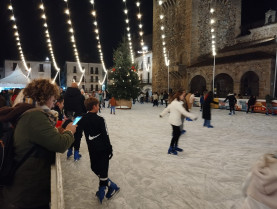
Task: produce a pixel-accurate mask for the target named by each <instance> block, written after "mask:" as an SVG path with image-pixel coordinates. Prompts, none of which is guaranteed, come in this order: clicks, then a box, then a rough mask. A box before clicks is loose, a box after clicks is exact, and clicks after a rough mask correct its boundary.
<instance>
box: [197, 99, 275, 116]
mask: <svg viewBox="0 0 277 209" xmlns="http://www.w3.org/2000/svg"><path fill="white" fill-rule="evenodd" d="M225 99H226V98H214V101H216V102H218V103H219V104H218V105H216V104H212V108H215V109H225V110H228V109H229V102H228V101H227V102H224V100H225ZM247 102H248V99H238V100H237V104H236V110H238V111H244V112H246V111H247V107H248V106H247ZM193 106H194V107H200V97H195V100H194V103H193ZM272 109H273V112H274V114H277V100H273V101H272ZM250 111H251V110H250ZM254 112H256V113H264V114H265V113H266V101H265V100H264V99H257V101H256V103H255V105H254ZM269 113H271V112H269Z"/></svg>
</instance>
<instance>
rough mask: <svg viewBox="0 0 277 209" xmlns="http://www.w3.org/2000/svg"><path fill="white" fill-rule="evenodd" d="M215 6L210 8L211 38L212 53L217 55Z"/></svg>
mask: <svg viewBox="0 0 277 209" xmlns="http://www.w3.org/2000/svg"><path fill="white" fill-rule="evenodd" d="M214 12H215V10H214V8H211V9H210V13H211V20H210V24H211V26H212V27H211V38H212V39H211V40H212V54H213V56H215V55H216V47H215V44H216V41H215V38H216V36H215V29H214V24H215V19H214V18H213V15H214Z"/></svg>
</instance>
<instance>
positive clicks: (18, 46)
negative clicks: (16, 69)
mask: <svg viewBox="0 0 277 209" xmlns="http://www.w3.org/2000/svg"><path fill="white" fill-rule="evenodd" d="M8 9H9V10H10V11H11V12H12V16H11V18H10V19H11V20H12V21H13V29H14V31H15V32H14V36H15V40H16V45H17V49H18V52H19V54H20V59H21V61H22V63H23V66H24V68H25V69H26V70H27V72H28V74H27V76H26V78H27V79H28V78H29V76H30V73H31V71H32V69H31V68H28V66H27V64H26V61H25V56H24V53H23V50H22V46H21V42H20V36H19V32H18V27H17V25H16V20H15V16H14V12H13V6H12V1H11V0H10V5H9V6H8Z"/></svg>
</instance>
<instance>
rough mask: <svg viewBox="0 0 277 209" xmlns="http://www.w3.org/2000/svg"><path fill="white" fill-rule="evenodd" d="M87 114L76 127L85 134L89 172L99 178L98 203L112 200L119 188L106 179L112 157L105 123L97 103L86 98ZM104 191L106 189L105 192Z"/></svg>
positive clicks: (95, 100) (94, 99)
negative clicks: (105, 199)
mask: <svg viewBox="0 0 277 209" xmlns="http://www.w3.org/2000/svg"><path fill="white" fill-rule="evenodd" d="M85 106H86V109H87V111H88V113H87V114H85V115H84V116H83V118H82V119H81V120H80V121H79V123H78V126H79V127H81V129H82V130H83V131H84V133H85V137H86V142H87V146H88V151H89V156H90V163H91V170H92V171H93V172H94V173H95V174H96V175H97V176H98V177H99V188H98V191H97V192H96V196H97V198H98V200H99V202H100V203H102V201H103V199H104V198H105V197H106V198H107V199H110V198H112V197H113V196H114V195H115V194H116V193H117V192H119V190H120V188H119V187H118V186H117V185H116V184H115V183H114V182H112V181H111V180H110V179H109V178H108V171H109V160H110V159H111V158H112V156H113V149H112V145H111V143H110V138H109V135H108V132H107V128H106V123H105V120H104V118H103V117H101V116H99V115H98V114H97V113H98V111H99V101H98V100H97V99H96V98H93V97H92V98H88V99H87V100H86V101H85ZM106 189H108V190H107V191H106Z"/></svg>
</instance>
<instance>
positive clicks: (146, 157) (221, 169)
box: [62, 103, 277, 209]
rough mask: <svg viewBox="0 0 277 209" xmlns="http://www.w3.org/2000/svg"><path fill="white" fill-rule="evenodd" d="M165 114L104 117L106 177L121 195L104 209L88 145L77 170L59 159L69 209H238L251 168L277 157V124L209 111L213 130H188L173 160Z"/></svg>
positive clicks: (141, 109) (144, 107) (135, 111)
mask: <svg viewBox="0 0 277 209" xmlns="http://www.w3.org/2000/svg"><path fill="white" fill-rule="evenodd" d="M164 107H165V106H163V107H162V106H159V107H152V105H151V104H150V103H149V104H139V103H136V104H135V105H133V108H132V110H118V109H117V110H116V115H111V114H110V110H109V109H107V108H106V109H105V108H104V109H102V113H101V115H102V116H103V117H104V118H105V119H106V123H107V127H108V131H109V135H110V139H111V143H112V145H113V150H114V156H113V158H112V160H111V161H110V169H109V177H110V178H111V180H112V181H114V182H115V183H117V185H118V186H120V188H121V191H120V193H119V194H118V195H117V196H116V197H114V198H113V199H112V200H105V201H104V202H103V204H102V205H100V204H99V203H98V201H97V199H96V197H95V193H96V191H97V189H98V182H99V180H98V177H96V176H95V174H94V173H93V172H92V171H91V170H90V162H89V156H88V151H87V145H86V142H85V139H84V137H83V139H82V143H81V149H80V153H81V154H82V158H81V160H80V161H79V162H74V161H73V158H72V157H71V158H70V159H69V160H66V153H64V154H63V155H62V176H63V186H64V198H65V208H66V209H73V208H74V209H91V208H109V209H158V208H159V209H160V208H161V209H177V208H184V209H239V208H240V205H241V204H242V202H243V195H242V192H241V186H242V183H243V181H244V179H245V177H246V176H247V174H248V172H249V170H250V168H251V166H252V165H253V163H254V162H255V161H256V160H257V159H258V158H259V157H260V156H262V155H263V154H264V153H267V152H273V151H275V150H277V116H266V115H264V114H259V113H248V114H246V113H245V112H236V115H232V116H229V115H228V112H229V111H228V110H218V109H214V110H212V121H211V124H212V125H214V128H213V129H212V128H209V129H208V128H204V127H203V119H202V117H201V116H202V115H201V112H200V111H199V108H198V107H193V109H192V113H194V114H196V115H198V120H197V121H193V122H189V121H186V122H185V129H186V131H187V132H186V133H185V134H184V135H182V136H181V137H180V140H179V147H181V148H183V149H184V152H181V153H179V154H178V156H173V155H168V154H167V150H168V147H169V144H170V140H171V131H172V130H171V126H170V125H169V123H168V115H167V116H165V117H164V118H159V113H160V112H161V111H162V110H163V109H164Z"/></svg>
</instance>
